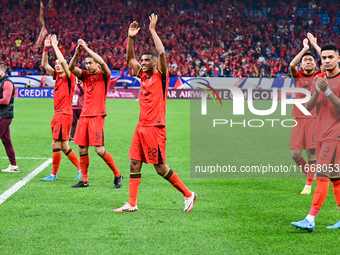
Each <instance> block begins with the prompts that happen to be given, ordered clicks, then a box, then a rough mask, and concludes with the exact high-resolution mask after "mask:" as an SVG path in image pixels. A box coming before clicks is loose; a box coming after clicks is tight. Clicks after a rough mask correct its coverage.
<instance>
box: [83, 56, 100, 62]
mask: <svg viewBox="0 0 340 255" xmlns="http://www.w3.org/2000/svg"><path fill="white" fill-rule="evenodd" d="M87 58H92V59H93V61H94V62H96V63H98V62H97V61H96V60H95V59H94V57H92V56H91V55H87V56H86V57H85V59H87Z"/></svg>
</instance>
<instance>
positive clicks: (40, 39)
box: [35, 26, 48, 47]
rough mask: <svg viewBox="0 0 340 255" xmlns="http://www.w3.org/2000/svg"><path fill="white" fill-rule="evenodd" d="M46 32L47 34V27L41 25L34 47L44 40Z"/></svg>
mask: <svg viewBox="0 0 340 255" xmlns="http://www.w3.org/2000/svg"><path fill="white" fill-rule="evenodd" d="M47 34H48V33H47V29H46V28H45V27H44V26H43V27H42V28H41V30H40V34H39V37H38V40H37V42H36V43H35V46H36V47H39V46H40V45H41V44H42V42H43V41H44V38H45V37H46V35H47Z"/></svg>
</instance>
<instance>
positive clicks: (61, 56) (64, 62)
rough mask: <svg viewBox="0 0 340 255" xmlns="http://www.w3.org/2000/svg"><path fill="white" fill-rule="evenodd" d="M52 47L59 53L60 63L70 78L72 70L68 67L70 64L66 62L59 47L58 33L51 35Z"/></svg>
mask: <svg viewBox="0 0 340 255" xmlns="http://www.w3.org/2000/svg"><path fill="white" fill-rule="evenodd" d="M51 42H52V47H53V49H54V52H55V54H56V55H57V59H58V60H59V63H60V65H61V67H62V68H63V70H64V72H65V74H66V76H67V77H68V78H70V75H71V73H70V70H69V69H68V64H67V63H66V61H65V59H64V56H63V54H61V52H60V50H59V48H58V39H57V36H56V35H52V37H51Z"/></svg>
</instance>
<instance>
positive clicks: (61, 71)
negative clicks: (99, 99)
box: [40, 35, 81, 181]
mask: <svg viewBox="0 0 340 255" xmlns="http://www.w3.org/2000/svg"><path fill="white" fill-rule="evenodd" d="M51 46H52V47H53V49H54V51H55V53H56V56H57V60H56V61H55V70H54V69H53V68H52V67H51V66H50V65H49V64H48V58H47V53H48V49H49V48H50V47H51ZM42 66H43V67H44V68H45V70H46V71H47V72H48V73H49V74H50V75H51V76H52V77H53V79H54V80H55V85H54V111H55V114H54V117H53V119H52V121H51V129H52V149H53V155H52V172H51V174H50V175H48V176H46V177H45V178H43V179H40V181H55V180H58V176H57V173H58V170H59V166H60V161H61V151H63V152H64V154H65V155H66V156H67V157H68V159H69V160H70V161H71V162H72V163H73V164H74V165H75V166H76V167H77V169H78V175H77V177H76V178H75V179H76V180H78V179H81V172H80V163H79V160H78V157H77V155H76V153H75V152H74V151H73V150H72V149H71V148H70V146H69V144H68V140H69V134H70V128H71V124H72V97H73V92H74V87H75V81H76V77H75V76H74V75H73V74H71V73H70V71H69V69H68V65H67V63H66V61H65V59H64V57H63V55H62V54H61V52H60V50H59V48H58V40H57V36H56V35H48V36H47V37H46V39H45V42H44V50H43V57H42Z"/></svg>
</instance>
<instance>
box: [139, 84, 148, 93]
mask: <svg viewBox="0 0 340 255" xmlns="http://www.w3.org/2000/svg"><path fill="white" fill-rule="evenodd" d="M146 92H147V91H146V88H145V87H144V86H143V88H142V89H141V90H140V93H141V94H142V95H146Z"/></svg>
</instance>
